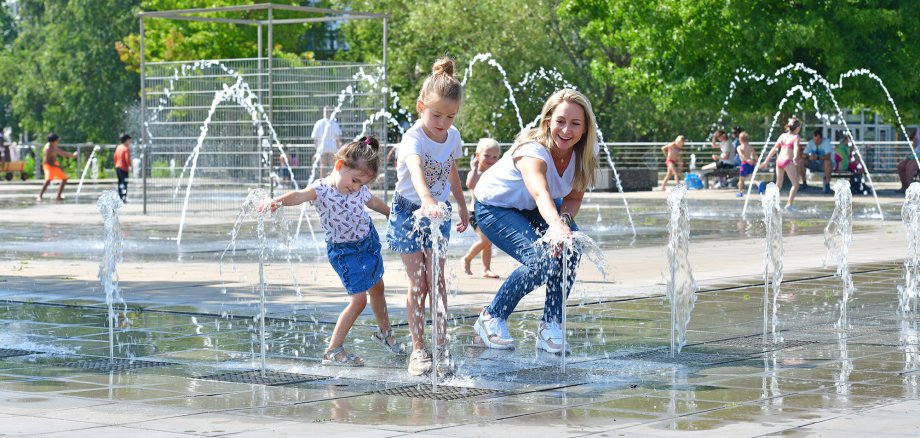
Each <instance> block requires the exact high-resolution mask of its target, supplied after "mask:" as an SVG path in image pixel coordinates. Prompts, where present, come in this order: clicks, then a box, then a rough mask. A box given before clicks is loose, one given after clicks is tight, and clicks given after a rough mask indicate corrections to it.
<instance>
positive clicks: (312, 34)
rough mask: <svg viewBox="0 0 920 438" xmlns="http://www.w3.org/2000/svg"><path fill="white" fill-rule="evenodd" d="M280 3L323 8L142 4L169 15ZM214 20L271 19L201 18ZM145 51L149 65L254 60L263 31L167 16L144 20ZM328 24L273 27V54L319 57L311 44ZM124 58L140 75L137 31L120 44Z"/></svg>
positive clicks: (200, 1)
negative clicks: (198, 10) (168, 62)
mask: <svg viewBox="0 0 920 438" xmlns="http://www.w3.org/2000/svg"><path fill="white" fill-rule="evenodd" d="M258 3H275V4H289V5H301V4H303V5H304V6H315V7H324V6H326V5H325V2H323V1H313V2H311V1H291V0H288V1H280V0H274V1H273V2H272V1H268V0H258V1H254V0H243V1H240V0H143V1H141V7H142V9H143V10H145V11H168V10H177V9H195V8H209V7H222V6H237V5H252V4H258ZM314 15H315V16H318V15H317V14H305V13H302V12H292V11H281V10H275V11H272V19H274V20H283V19H286V18H307V17H311V16H314ZM201 16H207V17H213V18H233V19H244V20H246V19H248V20H266V19H267V18H268V15H267V13H266V12H265V11H249V12H222V13H209V14H207V15H201ZM144 26H145V31H144V50H145V52H146V53H145V54H144V56H145V58H144V59H145V60H146V61H147V62H156V61H180V60H181V61H187V60H196V59H237V58H255V57H256V56H257V55H258V27H257V26H252V25H236V24H227V23H208V22H197V21H180V20H171V19H166V18H149V19H145V20H144ZM328 26H329V25H328V24H325V23H305V24H281V25H275V26H273V31H272V46H273V49H272V54H273V56H276V57H282V58H287V59H292V60H303V59H307V60H310V59H314V58H315V56H316V54H315V53H314V52H313V51H310V50H308V49H307V46H309V45H310V43H311V42H313V41H315V40H317V39H319V37H318V35H323V34H325V33H326V31H327V28H328ZM262 41H263V44H265V45H266V46H264V48H263V56H264V55H265V54H266V53H267V44H268V30H267V27H265V26H263V29H262ZM116 46H117V50H118V54H119V57H120V58H121V60H122V62H124V63H125V65H126V66H127V68H128V69H129V70H131V71H134V72H139V71H140V37H139V35H138V33H137V31H136V30H135V32H133V33H131V34H130V35H127V36H126V37H125V38H123V39H122V40H120V41H118V43H116Z"/></svg>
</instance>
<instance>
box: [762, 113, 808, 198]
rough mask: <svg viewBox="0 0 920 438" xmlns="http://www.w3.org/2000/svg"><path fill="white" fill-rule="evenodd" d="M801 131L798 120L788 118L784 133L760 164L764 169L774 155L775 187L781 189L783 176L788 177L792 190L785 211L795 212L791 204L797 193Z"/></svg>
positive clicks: (800, 124)
mask: <svg viewBox="0 0 920 438" xmlns="http://www.w3.org/2000/svg"><path fill="white" fill-rule="evenodd" d="M801 129H802V123H801V122H799V119H797V118H795V117H794V116H793V117H790V118H789V121H788V122H787V123H786V126H785V131H786V132H784V133H783V134H782V135H780V136H779V138H778V139H776V144H774V145H773V149H770V153H769V154H767V158H765V159H764V161H763V163H761V164H760V168H761V169H766V168H767V163H769V162H770V159H771V158H773V155H776V186H777V187H780V188H781V187H783V176H784V175H785V176H788V177H789V182H790V183H792V188H791V189H789V200H788V201H786V210H787V211H795V207H793V206H792V203H793V202H795V194H796V193H798V192H799V171H798V169H797V168H796V164H797V163H798V161H799V131H800V130H801Z"/></svg>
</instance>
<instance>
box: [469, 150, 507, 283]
mask: <svg viewBox="0 0 920 438" xmlns="http://www.w3.org/2000/svg"><path fill="white" fill-rule="evenodd" d="M501 154H502V151H501V148H500V147H499V146H498V142H497V141H495V140H493V139H491V138H484V139H481V140H479V144H477V145H476V153H475V154H474V155H473V160H472V161H470V173H469V174H467V176H466V187H467V188H468V189H470V196H471V198H472V200H471V201H470V202H471V203H473V204H474V205H475V202H476V195H473V189H475V188H476V183H478V182H479V177H480V176H482V173H483V172H485V171H486V170H488V169H489V168H490V167H492V165H493V164H495V163H496V162H497V161H498V158H499V157H500V156H501ZM470 226H471V227H473V231H475V232H476V235H477V236H479V241H478V242H476V243H474V244H473V246H471V247H470V250H469V251H468V252H467V253H466V255H465V256H463V272H465V273H466V275H473V270H472V269H471V268H470V264H471V263H472V262H473V258H475V257H476V254H479V252H480V251H482V276H483V277H485V278H498V274H496V273H494V272H492V241H490V240H489V238H488V237H486V235H485V234H482V231H479V227H478V226H477V225H476V217H475V215H474V214H473V212H470Z"/></svg>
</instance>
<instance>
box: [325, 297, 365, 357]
mask: <svg viewBox="0 0 920 438" xmlns="http://www.w3.org/2000/svg"><path fill="white" fill-rule="evenodd" d="M348 300H349V301H348V305H347V306H345V309H343V310H342V313H341V314H339V320H338V321H336V323H335V328H334V329H332V337H331V338H330V339H329V348H328V349H326V351H329V350H332V349H334V348H338V347H341V346H342V344H344V343H345V336H346V335H348V332H349V331H350V330H351V326H353V325H354V324H355V320H357V319H358V315H360V314H361V312H363V311H364V307H365V306H366V305H367V295H366V294H365V293H363V292H362V293H357V294H353V295H349V296H348Z"/></svg>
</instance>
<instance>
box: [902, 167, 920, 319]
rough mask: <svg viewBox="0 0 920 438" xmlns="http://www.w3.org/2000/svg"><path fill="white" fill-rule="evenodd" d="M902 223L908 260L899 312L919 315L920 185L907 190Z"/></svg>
mask: <svg viewBox="0 0 920 438" xmlns="http://www.w3.org/2000/svg"><path fill="white" fill-rule="evenodd" d="M901 222H902V223H903V224H904V227H906V228H907V235H908V237H907V258H906V259H904V284H903V285H898V311H899V312H901V313H908V312H913V313H914V314H916V313H917V301H918V300H920V183H917V182H915V183H911V184H910V187H908V188H907V194H906V195H905V199H904V205H903V206H901Z"/></svg>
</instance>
